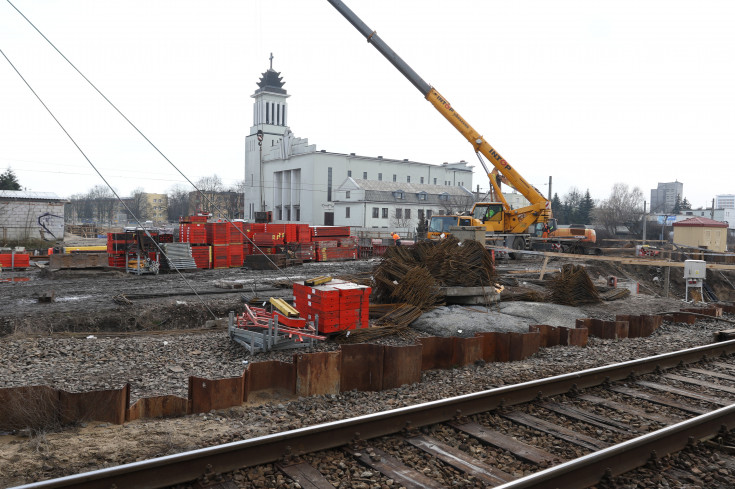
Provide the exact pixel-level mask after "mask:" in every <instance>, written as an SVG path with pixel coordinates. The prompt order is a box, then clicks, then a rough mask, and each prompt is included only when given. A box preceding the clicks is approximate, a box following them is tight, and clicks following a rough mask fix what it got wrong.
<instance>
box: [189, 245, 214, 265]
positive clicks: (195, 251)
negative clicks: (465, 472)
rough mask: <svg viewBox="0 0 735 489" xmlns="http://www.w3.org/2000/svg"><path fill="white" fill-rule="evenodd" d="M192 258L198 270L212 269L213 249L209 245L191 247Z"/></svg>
mask: <svg viewBox="0 0 735 489" xmlns="http://www.w3.org/2000/svg"><path fill="white" fill-rule="evenodd" d="M191 256H192V258H194V263H196V265H197V268H203V269H207V268H212V247H211V246H207V245H196V246H192V247H191Z"/></svg>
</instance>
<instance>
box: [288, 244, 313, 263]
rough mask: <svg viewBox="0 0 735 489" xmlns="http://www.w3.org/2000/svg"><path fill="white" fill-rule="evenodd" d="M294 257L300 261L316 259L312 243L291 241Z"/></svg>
mask: <svg viewBox="0 0 735 489" xmlns="http://www.w3.org/2000/svg"><path fill="white" fill-rule="evenodd" d="M291 245H292V246H291V248H289V249H292V250H293V252H294V258H296V259H299V260H301V261H313V260H315V259H316V253H315V251H314V250H315V247H314V243H291Z"/></svg>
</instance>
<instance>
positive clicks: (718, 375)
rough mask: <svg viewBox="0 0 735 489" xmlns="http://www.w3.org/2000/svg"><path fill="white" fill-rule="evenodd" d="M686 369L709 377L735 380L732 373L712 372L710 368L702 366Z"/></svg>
mask: <svg viewBox="0 0 735 489" xmlns="http://www.w3.org/2000/svg"><path fill="white" fill-rule="evenodd" d="M687 371H689V372H693V373H695V374H702V375H707V376H709V377H714V378H716V379H722V380H729V381H730V382H735V377H733V376H732V375H727V374H721V373H718V372H712V371H710V370H704V369H702V368H689V369H687Z"/></svg>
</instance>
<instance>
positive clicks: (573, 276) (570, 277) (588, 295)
mask: <svg viewBox="0 0 735 489" xmlns="http://www.w3.org/2000/svg"><path fill="white" fill-rule="evenodd" d="M550 288H551V295H550V299H551V301H552V302H554V303H556V304H564V305H568V306H577V305H580V304H595V303H598V302H601V299H600V293H599V292H598V291H597V288H596V287H595V284H593V283H592V280H590V277H589V275H587V271H586V270H585V268H584V267H582V266H578V265H572V264H568V265H564V266H563V267H562V269H561V273H560V274H559V275H558V276H556V277H554V278H553V279H552V280H551V285H550Z"/></svg>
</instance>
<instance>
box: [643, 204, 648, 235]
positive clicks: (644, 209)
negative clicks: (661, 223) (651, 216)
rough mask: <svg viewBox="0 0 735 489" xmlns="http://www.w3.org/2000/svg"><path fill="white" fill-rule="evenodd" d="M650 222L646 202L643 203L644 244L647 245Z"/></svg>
mask: <svg viewBox="0 0 735 489" xmlns="http://www.w3.org/2000/svg"><path fill="white" fill-rule="evenodd" d="M647 221H648V212H647V211H646V201H645V200H644V201H643V243H642V244H646V222H647Z"/></svg>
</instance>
